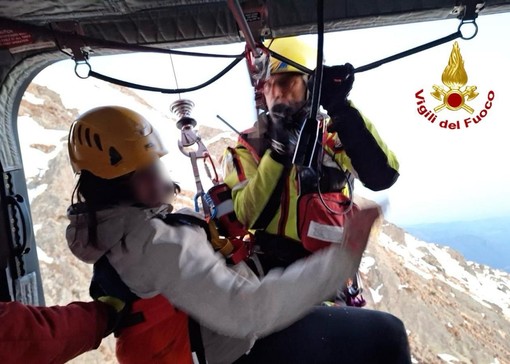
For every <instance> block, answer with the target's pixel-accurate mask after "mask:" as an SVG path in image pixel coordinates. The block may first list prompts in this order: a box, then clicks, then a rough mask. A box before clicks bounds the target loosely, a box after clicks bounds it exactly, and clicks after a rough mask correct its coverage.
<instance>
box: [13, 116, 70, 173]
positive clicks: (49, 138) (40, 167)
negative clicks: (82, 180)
mask: <svg viewBox="0 0 510 364" xmlns="http://www.w3.org/2000/svg"><path fill="white" fill-rule="evenodd" d="M18 132H19V141H20V147H21V154H22V156H23V167H24V171H25V177H26V178H27V180H28V181H30V179H32V178H36V177H40V176H42V175H43V174H44V173H45V172H46V171H47V170H48V163H49V161H50V160H52V159H53V158H55V157H56V156H57V154H58V153H59V152H60V151H61V150H62V148H63V146H64V143H63V142H62V138H64V137H66V136H67V131H66V130H55V129H45V128H43V127H42V126H41V125H39V123H37V122H36V121H35V120H33V119H32V118H30V117H28V116H20V117H18ZM32 144H45V145H54V146H55V147H56V148H55V149H54V150H52V151H51V152H49V153H44V152H43V151H41V150H39V149H36V148H32V147H30V145H32ZM69 168H70V167H69Z"/></svg>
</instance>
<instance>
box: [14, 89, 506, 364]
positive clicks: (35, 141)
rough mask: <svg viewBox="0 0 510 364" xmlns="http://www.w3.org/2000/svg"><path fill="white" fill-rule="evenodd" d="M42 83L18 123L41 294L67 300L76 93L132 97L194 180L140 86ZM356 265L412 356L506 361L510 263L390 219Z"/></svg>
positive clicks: (107, 346)
mask: <svg viewBox="0 0 510 364" xmlns="http://www.w3.org/2000/svg"><path fill="white" fill-rule="evenodd" d="M36 81H37V79H36ZM41 83H42V84H35V83H33V84H31V85H30V86H29V88H28V90H27V92H26V94H25V97H24V98H23V100H22V104H21V109H20V117H19V120H18V127H19V134H20V141H21V147H22V153H23V161H24V165H25V173H26V177H27V184H28V187H29V194H30V201H31V209H32V215H33V220H34V228H35V231H36V240H37V244H38V249H39V251H38V254H39V257H40V260H41V271H42V275H43V281H44V290H45V295H46V302H47V304H65V303H67V302H70V301H72V300H88V299H89V298H88V284H89V279H90V273H91V268H90V267H89V266H87V265H86V264H83V263H81V262H79V261H78V260H77V259H76V258H74V257H73V256H72V255H71V254H70V252H69V250H68V248H67V245H66V242H65V239H64V231H65V227H66V225H67V219H66V216H65V214H66V209H67V207H68V205H69V204H70V202H71V194H72V188H73V184H74V176H73V174H72V171H71V168H70V166H69V162H68V157H67V151H66V137H67V128H68V127H69V125H70V123H71V121H72V119H73V118H74V117H75V116H76V115H77V114H78V113H80V112H83V111H85V110H86V109H88V108H89V107H91V106H90V105H89V104H87V102H86V100H83V98H86V96H85V95H87V92H94V93H95V97H96V98H98V99H101V100H103V101H104V103H110V102H111V103H115V104H119V105H125V106H129V107H132V108H134V109H136V110H137V111H139V112H141V113H142V114H144V115H146V116H147V117H148V118H149V119H150V120H151V121H152V122H153V123H154V124H155V125H156V127H157V128H158V129H159V130H160V133H161V135H162V136H163V137H164V138H165V139H166V144H167V147H168V149H169V150H170V153H169V155H168V156H167V157H165V162H166V163H167V165H168V166H169V169H170V170H171V173H172V174H173V177H174V179H176V180H177V181H178V182H180V183H181V184H182V186H183V187H184V189H185V191H184V193H183V196H182V197H181V198H180V200H179V203H180V204H190V203H191V198H192V196H193V192H192V190H193V188H194V182H193V178H192V173H191V167H190V164H189V160H188V159H187V158H186V157H184V156H183V155H182V154H181V153H180V151H179V150H178V149H177V146H176V144H177V139H178V137H179V131H178V130H177V129H176V128H175V123H174V122H173V121H172V120H170V115H169V114H168V112H166V113H164V112H160V111H158V109H157V108H156V107H153V106H151V103H150V102H148V101H147V100H146V99H144V98H143V97H141V96H140V94H138V93H135V92H133V91H131V90H129V89H125V88H119V87H117V86H111V85H108V84H104V83H101V82H99V81H91V82H90V83H88V84H86V85H85V84H84V85H83V88H86V89H87V90H84V89H80V90H75V91H76V92H79V93H80V94H81V95H83V97H82V98H80V97H78V96H77V95H69V94H68V93H69V92H73V91H72V90H69V89H65V88H64V86H59V85H60V84H61V82H60V83H59V82H55V83H54V84H55V85H53V83H51V82H41ZM49 87H51V88H52V89H50V88H49ZM59 87H61V89H59ZM104 103H103V104H104ZM199 122H200V121H199ZM200 132H201V135H202V137H203V139H204V141H205V143H206V144H208V145H209V146H210V150H211V152H212V153H213V154H215V155H216V157H219V154H220V153H221V151H222V150H223V149H224V147H225V146H226V145H227V144H229V143H230V144H232V143H233V137H234V135H233V134H232V133H230V132H226V131H224V130H219V129H214V128H210V127H202V128H201V129H200ZM204 176H205V175H204ZM204 179H206V177H204ZM363 203H365V201H363V200H360V204H363ZM361 272H362V277H363V282H364V285H365V293H364V295H365V298H366V299H367V301H368V307H369V308H373V309H379V310H384V311H389V312H392V313H394V314H395V315H397V316H398V317H400V318H402V320H403V321H404V322H405V324H406V326H407V328H408V330H409V338H410V342H411V345H412V351H413V358H414V362H415V363H482V364H483V363H487V364H489V363H491V364H496V363H505V364H508V363H510V344H509V342H510V338H509V337H508V336H509V335H510V275H509V274H508V273H505V272H502V271H499V270H496V269H492V268H490V267H488V266H484V265H480V264H476V263H473V262H469V261H466V260H465V259H464V258H463V257H462V256H461V255H460V254H459V253H457V252H456V251H454V250H452V249H450V248H447V247H441V246H438V245H436V244H430V243H426V242H424V241H420V240H418V239H416V238H414V237H413V236H411V235H410V234H408V233H406V232H405V231H404V230H402V229H400V228H399V227H397V226H395V225H392V224H390V223H387V222H383V223H382V224H381V225H380V226H378V227H377V229H374V234H373V237H372V241H371V243H370V245H369V248H368V250H367V252H366V254H365V257H364V259H363V262H362V266H361ZM381 334H384V333H381ZM113 348H114V342H113V339H111V338H110V339H108V340H107V341H106V342H105V343H103V344H102V346H101V347H100V349H99V350H98V351H96V352H92V353H88V354H86V355H84V356H82V357H80V358H78V359H76V360H75V361H74V362H75V363H108V362H115V361H114V350H113Z"/></svg>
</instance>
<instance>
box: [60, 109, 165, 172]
mask: <svg viewBox="0 0 510 364" xmlns="http://www.w3.org/2000/svg"><path fill="white" fill-rule="evenodd" d="M68 145H69V157H70V159H71V165H72V167H73V170H74V172H75V173H80V172H81V171H83V170H87V171H89V172H91V173H92V174H94V175H95V176H97V177H101V178H105V179H113V178H117V177H120V176H123V175H125V174H128V173H130V172H133V171H135V170H137V169H139V168H143V167H145V166H148V165H150V164H152V163H154V162H155V161H156V160H158V159H159V158H160V157H162V156H164V155H165V154H167V153H168V152H167V150H166V149H165V147H164V146H163V143H162V142H161V139H160V137H159V135H158V133H157V131H156V130H155V129H154V128H153V127H152V125H151V124H150V123H149V122H148V121H147V120H146V119H145V118H144V117H143V116H142V115H140V114H138V113H136V112H134V111H132V110H130V109H127V108H125V107H120V106H103V107H98V108H95V109H92V110H90V111H88V112H86V113H84V114H83V115H81V116H79V117H78V119H76V120H75V121H74V123H73V124H72V125H71V130H70V132H69V144H68Z"/></svg>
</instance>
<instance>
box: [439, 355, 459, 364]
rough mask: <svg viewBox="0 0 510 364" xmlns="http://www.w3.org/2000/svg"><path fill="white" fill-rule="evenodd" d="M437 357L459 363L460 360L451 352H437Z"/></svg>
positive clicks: (448, 361) (447, 361)
mask: <svg viewBox="0 0 510 364" xmlns="http://www.w3.org/2000/svg"><path fill="white" fill-rule="evenodd" d="M437 357H438V358H439V359H441V360H443V361H444V362H446V363H458V362H459V361H460V360H459V359H458V358H456V357H455V356H453V355H450V354H437Z"/></svg>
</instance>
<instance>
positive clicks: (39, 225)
mask: <svg viewBox="0 0 510 364" xmlns="http://www.w3.org/2000/svg"><path fill="white" fill-rule="evenodd" d="M41 228H42V224H34V235H37V233H38V232H39V230H41Z"/></svg>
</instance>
